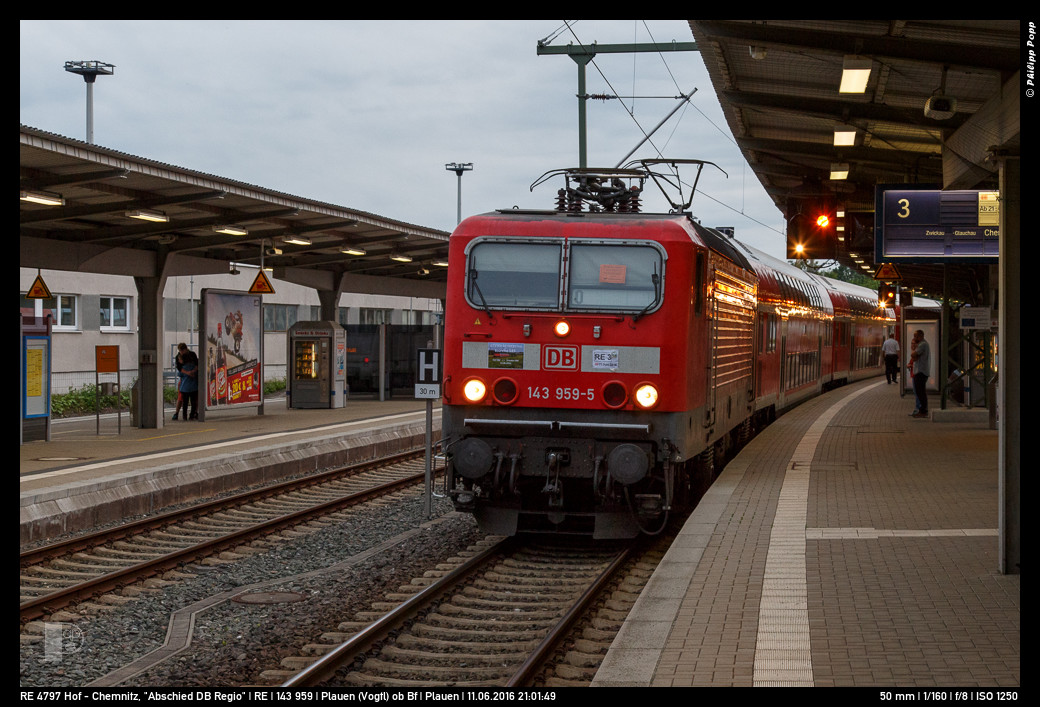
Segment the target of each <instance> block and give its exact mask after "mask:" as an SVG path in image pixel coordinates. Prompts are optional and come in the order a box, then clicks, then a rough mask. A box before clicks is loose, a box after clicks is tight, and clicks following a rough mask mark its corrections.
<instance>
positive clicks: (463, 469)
mask: <svg viewBox="0 0 1040 707" xmlns="http://www.w3.org/2000/svg"><path fill="white" fill-rule="evenodd" d="M578 172H580V175H579V178H580V179H581V181H582V184H586V185H587V184H593V185H595V186H597V187H598V188H597V189H585V190H584V192H583V193H582V194H581V196H582V197H583V198H585V199H588V198H589V197H588V196H587V195H588V194H589V193H591V192H595V195H596V196H599V197H601V198H598V199H597V204H598V205H599V206H598V208H600V209H601V210H600V211H586V210H577V209H575V208H574V206H573V204H574V200H573V199H572V198H571V197H572V194H571V191H574V190H569V191H568V192H567V193H566V194H564V193H563V190H561V197H560V205H561V209H562V210H557V211H520V210H502V211H497V212H495V213H490V214H484V215H481V216H474V217H471V218H468V219H466V220H465V221H463V222H462V223H461V224H459V226H458V228H456V229H455V231H454V232H453V233H452V236H451V240H450V245H449V249H450V262H451V263H452V266H451V268H450V270H449V275H448V293H447V302H446V319H445V343H444V377H443V381H444V382H443V413H442V427H443V434H444V444H445V450H446V452H447V457H448V460H449V464H448V482H447V483H448V488H449V493H450V495H451V497H452V499H453V501H454V503H455V505H456V508H458V509H459V510H464V511H469V512H472V513H473V514H474V515H475V516H476V518H477V521H478V523H479V524H480V526H481V528H482V529H484V530H486V531H487V532H491V533H496V534H502V535H512V534H515V533H517V532H554V533H574V534H583V535H591V536H593V537H596V538H625V537H634V536H636V535H638V534H639V533H654V532H657V531H659V530H660V529H661V528H662V527H663V524H664V522H665V521H666V519H667V516H668V513H669V511H670V510H671V509H673V508H678V507H680V506H682V505H684V504H686V503H687V502H688V501H689V500H691V499H692V498H693V497H694V496H695V495H696V494H697V493H698V492H699V491H700V490H702V489H703V488H704V487H705V485H706V484H709V483H710V482H711V480H712V479H713V477H714V473H715V465H716V460H717V459H718V457H719V456H720V455H721V456H723V457H724V456H725V455H726V454H727V452H728V451H729V450H730V449H732V448H733V447H735V446H736V445H738V444H740V443H741V442H742V441H745V440H746V439H747V438H749V437H750V436H751V434H753V431H754V429H755V427H756V425H758V424H761V423H764V422H766V421H768V419H770V418H771V417H772V416H774V415H775V414H776V413H777V412H778V411H780V410H783V409H784V408H786V407H789V406H791V405H794V404H796V403H798V402H800V401H802V400H804V399H805V398H807V397H810V396H813V395H817V394H819V393H820V392H821V390H822V389H823V387H824V386H827V385H831V384H836V383H839V382H842V381H845V380H851V379H856V378H861V377H865V376H873V375H877V374H879V373H881V372H882V371H883V361H882V357H881V344H882V341H883V337H884V334H885V328H886V326H887V325H890V324H891V323H892V320H891V318H890V315H889V314H888V313H887V312H886V311H885V310H882V309H879V308H878V303H877V297H876V294H875V293H872V292H871V291H870V290H867V289H865V288H861V287H856V286H853V285H848V284H846V283H840V282H836V281H832V280H829V279H827V278H822V277H818V276H814V275H810V274H806V273H805V272H803V271H801V270H799V269H798V268H795V267H793V266H791V265H788V264H787V263H784V262H782V261H778V260H775V259H773V258H771V257H769V256H767V255H765V254H763V253H760V252H758V251H756V250H754V249H752V248H749V247H747V246H745V245H743V244H741V243H740V242H738V241H736V240H734V239H733V238H730V237H728V236H725V235H723V234H722V233H720V232H718V231H715V230H712V229H708V228H705V227H703V226H701V225H700V224H698V223H696V222H694V221H693V220H692V219H691V218H690V217H689V215H688V214H643V213H632V212H626V211H629V210H630V207H632V205H633V202H635V201H636V200H637V199H634V198H632V197H633V196H637V195H638V192H639V188H627V189H626V188H622V187H621V185H620V184H619V180H618V179H617V178H615V177H611V176H610V175H600V174H595V173H594V172H593V171H591V170H581V171H578ZM625 176H631V174H627V175H625ZM604 185H606V186H605V187H604ZM604 195H606V198H605V199H604V198H602V197H603V196H604ZM607 209H610V210H609V211H608V210H607ZM719 463H721V462H719Z"/></svg>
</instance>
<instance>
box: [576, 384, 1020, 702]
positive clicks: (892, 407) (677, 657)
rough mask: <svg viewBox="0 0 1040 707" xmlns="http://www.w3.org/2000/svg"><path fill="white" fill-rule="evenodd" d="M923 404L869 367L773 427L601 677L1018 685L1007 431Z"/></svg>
mask: <svg viewBox="0 0 1040 707" xmlns="http://www.w3.org/2000/svg"><path fill="white" fill-rule="evenodd" d="M912 408H913V398H912V397H911V396H907V397H900V396H899V393H898V391H897V389H896V386H890V385H886V384H885V381H884V380H881V381H878V380H877V379H874V380H872V381H864V382H860V383H856V384H852V385H849V386H845V387H843V388H840V389H838V390H835V391H832V392H830V393H828V394H826V395H823V396H821V397H818V398H816V399H814V400H811V401H809V402H806V403H804V404H802V405H800V406H799V407H797V408H795V409H794V410H792V411H790V412H788V413H786V414H784V415H782V416H781V417H780V418H778V419H777V420H776V421H775V422H774V423H773V424H771V425H769V426H768V427H766V428H765V429H764V430H763V431H762V432H761V433H760V434H759V435H758V436H757V437H756V438H755V439H754V440H752V442H751V443H750V444H749V445H747V446H746V447H745V448H744V449H743V450H742V451H741V452H740V453H739V454H738V455H737V457H736V458H735V459H734V460H733V461H731V462H730V463H729V464H728V465H727V466H726V468H725V470H724V471H723V473H722V474H721V475H720V476H719V478H718V479H717V481H716V482H715V484H714V485H713V486H712V488H711V489H710V491H709V492H708V493H707V495H706V496H705V497H704V499H703V500H702V501H701V503H700V504H699V506H698V507H697V509H696V510H695V511H694V513H693V514H692V516H691V517H690V518H689V520H688V522H687V523H686V524H685V525H684V528H683V531H682V533H681V535H680V537H679V538H678V540H677V542H676V543H675V544H674V545H673V546H672V548H671V549H670V550H669V552H668V553H667V555H666V557H665V559H664V562H663V563H662V564H661V565H660V566H659V568H658V569H657V570H656V572H655V573H654V575H653V576H652V578H651V580H650V582H649V584H648V585H647V586H646V588H645V589H644V591H643V592H642V594H641V596H640V598H639V600H638V602H637V604H636V606H635V608H634V610H633V611H632V612H631V614H630V615H629V617H628V620H627V622H626V623H625V624H624V627H623V629H622V630H621V632H620V633H619V635H618V636H617V639H616V640H615V641H614V643H613V646H612V647H611V649H610V651H609V653H608V654H607V656H606V657H605V659H604V660H603V662H602V664H601V667H600V668H599V671H598V673H597V675H596V677H595V680H594V682H593V683H592V685H593V687H611V686H630V687H631V686H639V687H651V686H662V687H678V686H817V687H819V686H840V687H865V686H871V687H876V686H883V687H888V688H898V687H903V688H912V687H917V688H927V687H943V688H950V687H964V688H972V687H985V688H990V689H998V688H1018V687H1019V686H1020V685H1021V667H1020V657H1021V652H1020V625H1021V624H1020V619H1021V613H1020V607H1021V604H1020V599H1021V584H1020V575H1017V574H1016V575H1003V574H1001V573H1000V572H999V566H998V552H997V550H998V547H997V543H998V534H997V509H998V473H997V432H996V431H995V430H990V429H989V423H988V416H985V417H983V418H982V419H980V418H978V417H975V416H974V415H972V414H970V413H969V414H968V415H967V416H964V414H963V413H959V412H958V411H956V410H947V411H940V410H938V406H937V405H936V406H934V407H933V408H932V416H931V418H930V419H915V418H912V417H910V416H909V413H910V412H911V411H912ZM958 414H961V415H962V416H961V417H958ZM882 699H883V698H882ZM918 699H920V698H918ZM951 699H952V698H951Z"/></svg>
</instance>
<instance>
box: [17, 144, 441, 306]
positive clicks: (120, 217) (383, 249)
mask: <svg viewBox="0 0 1040 707" xmlns="http://www.w3.org/2000/svg"><path fill="white" fill-rule="evenodd" d="M19 135H20V140H19V152H20V162H19V182H20V184H19V186H20V190H21V192H23V196H24V193H25V192H32V193H33V194H42V195H47V194H50V195H56V196H58V197H60V198H61V199H62V200H63V203H61V204H59V205H44V204H39V203H35V202H27V201H24V200H23V201H20V202H19V204H20V213H19V234H20V239H19V240H20V260H19V263H20V265H22V266H24V267H38V268H48V269H56V270H73V271H79V272H92V273H106V274H115V275H132V276H136V277H154V276H157V275H159V274H165V275H167V276H172V275H192V274H196V275H197V274H207V273H226V272H228V271H229V270H230V268H231V264H232V263H243V264H250V265H259V264H260V261H261V258H263V262H264V265H265V266H272V267H273V268H274V276H275V277H276V278H278V279H283V280H287V281H291V282H296V283H299V284H302V285H307V286H311V287H315V288H317V289H323V290H332V291H335V290H337V289H339V290H342V291H345V292H365V293H371V294H400V295H407V296H422V297H443V296H444V290H445V282H446V280H447V267H446V263H447V258H448V236H449V234H448V233H447V232H445V231H439V230H435V229H431V228H425V227H423V226H416V225H413V224H408V223H403V222H400V221H395V220H393V219H391V218H387V217H385V216H379V215H376V214H371V213H366V212H364V211H358V210H355V209H351V208H348V207H344V206H337V205H335V204H327V203H324V202H320V201H314V200H311V199H306V198H303V197H298V196H291V195H289V194H283V193H280V192H277V191H273V190H270V189H265V188H263V187H260V186H255V185H252V184H245V183H243V182H237V181H234V180H230V179H225V178H223V177H218V176H214V175H211V174H204V173H201V172H196V171H193V170H190V169H186V168H183V167H177V166H174V165H169V164H164V163H160V162H156V161H154V160H149V159H147V158H144V157H137V156H134V155H129V154H126V153H122V152H117V151H115V150H111V149H107V148H104V147H100V146H97V145H92V144H89V143H86V142H82V141H79V140H75V139H72V138H67V137H63V136H61V135H55V134H53V133H48V132H45V131H42V130H38V129H36V128H32V127H28V126H24V125H23V126H21V128H20V134H19ZM137 212H140V215H148V214H150V213H155V212H158V213H159V214H161V215H162V217H164V218H165V219H167V220H165V221H160V222H155V221H147V220H141V219H140V218H135V217H133V216H130V215H129V214H132V213H137ZM229 227H230V228H229ZM234 229H240V230H234ZM243 231H244V232H243ZM293 239H297V240H300V243H291V242H289V240H293ZM303 241H309V244H306V243H304V242H303ZM274 249H277V250H279V251H280V253H278V254H276V253H275V250H274ZM394 258H397V259H394ZM405 259H408V260H407V262H403V261H405ZM160 269H161V271H162V272H161V273H160Z"/></svg>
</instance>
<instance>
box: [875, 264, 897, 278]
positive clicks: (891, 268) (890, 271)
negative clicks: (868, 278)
mask: <svg viewBox="0 0 1040 707" xmlns="http://www.w3.org/2000/svg"><path fill="white" fill-rule="evenodd" d="M874 279H875V280H887V281H889V282H892V281H896V280H902V279H903V276H902V275H900V274H899V268H897V267H896V266H895V265H893V264H892V263H882V264H881V267H879V268H878V269H877V272H875V273H874Z"/></svg>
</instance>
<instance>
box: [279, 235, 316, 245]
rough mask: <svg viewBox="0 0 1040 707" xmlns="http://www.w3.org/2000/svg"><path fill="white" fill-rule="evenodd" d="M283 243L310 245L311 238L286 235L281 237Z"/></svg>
mask: <svg viewBox="0 0 1040 707" xmlns="http://www.w3.org/2000/svg"><path fill="white" fill-rule="evenodd" d="M282 240H283V242H285V243H291V244H293V245H310V244H311V239H310V238H304V237H303V236H286V237H285V238H283V239H282Z"/></svg>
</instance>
